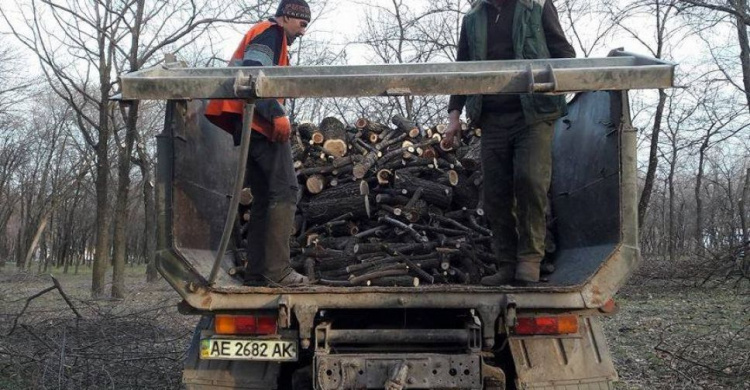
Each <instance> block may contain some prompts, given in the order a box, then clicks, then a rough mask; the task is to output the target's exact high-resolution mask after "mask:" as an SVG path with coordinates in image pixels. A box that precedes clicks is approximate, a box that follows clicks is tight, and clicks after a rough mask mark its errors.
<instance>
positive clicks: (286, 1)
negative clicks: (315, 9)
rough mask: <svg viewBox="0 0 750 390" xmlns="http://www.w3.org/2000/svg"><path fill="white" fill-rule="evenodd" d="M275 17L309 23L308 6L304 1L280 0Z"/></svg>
mask: <svg viewBox="0 0 750 390" xmlns="http://www.w3.org/2000/svg"><path fill="white" fill-rule="evenodd" d="M276 16H289V17H292V18H297V19H303V20H307V21H308V22H309V21H310V6H309V5H307V2H306V1H305V0H281V3H279V8H278V9H277V10H276Z"/></svg>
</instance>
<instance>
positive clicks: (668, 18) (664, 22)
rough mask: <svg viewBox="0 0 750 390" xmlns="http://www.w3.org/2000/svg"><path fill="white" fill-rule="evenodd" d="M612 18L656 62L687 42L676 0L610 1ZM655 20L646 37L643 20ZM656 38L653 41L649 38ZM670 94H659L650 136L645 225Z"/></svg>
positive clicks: (642, 209) (641, 213)
mask: <svg viewBox="0 0 750 390" xmlns="http://www.w3.org/2000/svg"><path fill="white" fill-rule="evenodd" d="M606 5H607V7H608V9H609V11H608V12H609V15H610V18H611V19H612V21H613V22H614V23H616V24H617V26H618V27H619V29H620V30H622V32H623V33H624V34H626V36H629V37H630V38H632V39H634V40H636V41H637V42H639V43H641V44H642V45H643V47H644V48H645V49H646V50H648V51H649V52H650V53H651V55H652V56H653V57H655V58H665V57H668V56H669V53H668V52H667V50H668V48H669V47H670V46H673V45H675V44H677V43H678V42H679V41H681V40H682V39H684V38H685V36H686V35H687V32H688V29H687V27H686V25H685V24H684V23H682V21H681V20H679V18H675V16H676V13H677V8H676V6H677V1H676V0H634V1H629V2H627V3H625V4H624V5H622V6H621V4H620V2H618V1H607V2H606ZM649 17H650V18H653V19H652V20H653V25H652V26H648V28H649V29H650V28H653V29H654V32H653V35H651V34H646V33H645V30H646V28H647V27H646V26H644V25H643V20H644V19H646V18H649ZM649 36H653V37H654V40H653V41H651V40H649V39H647V37H649ZM667 97H668V96H667V93H666V92H665V91H664V90H661V89H660V90H659V100H658V102H657V104H656V110H655V112H654V115H653V123H652V126H651V133H650V150H649V160H648V168H647V170H646V179H645V182H644V185H643V190H642V192H641V197H640V201H639V203H638V221H639V225H640V226H642V225H643V221H644V219H645V216H646V211H647V210H648V204H649V201H650V199H651V192H652V189H653V186H654V180H655V178H656V170H657V167H658V164H659V153H658V152H659V149H658V148H659V136H660V134H661V131H662V126H663V121H664V115H665V107H666V104H667Z"/></svg>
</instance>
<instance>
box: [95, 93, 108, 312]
mask: <svg viewBox="0 0 750 390" xmlns="http://www.w3.org/2000/svg"><path fill="white" fill-rule="evenodd" d="M105 96H106V95H105ZM100 109H101V113H100V117H99V118H100V128H99V142H98V143H97V146H96V157H97V159H96V160H97V161H96V181H95V183H96V184H95V188H96V249H95V254H94V267H93V270H92V272H91V296H92V297H94V298H101V297H103V296H104V284H105V280H104V278H105V277H106V275H107V266H108V264H109V260H110V257H109V216H108V214H109V207H108V202H107V192H108V186H109V137H110V134H109V119H108V118H107V116H108V115H109V114H108V112H107V110H106V107H105V105H104V104H102V107H100Z"/></svg>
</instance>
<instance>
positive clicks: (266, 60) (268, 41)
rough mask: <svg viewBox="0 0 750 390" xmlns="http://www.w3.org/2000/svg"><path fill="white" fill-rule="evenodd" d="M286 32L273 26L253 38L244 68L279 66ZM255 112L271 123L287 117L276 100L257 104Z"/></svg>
mask: <svg viewBox="0 0 750 390" xmlns="http://www.w3.org/2000/svg"><path fill="white" fill-rule="evenodd" d="M281 34H284V30H283V29H282V28H281V27H279V26H273V27H271V28H269V29H267V30H266V31H263V32H262V33H261V34H260V35H258V36H257V37H255V38H253V40H252V41H250V43H249V44H248V45H247V47H245V54H244V56H243V59H242V66H275V65H278V64H279V56H280V55H281V45H282V44H283V36H282V35H281ZM255 111H256V112H257V113H258V115H260V116H262V117H263V118H264V119H267V120H268V121H269V122H272V121H273V118H278V117H281V116H284V115H286V111H285V110H284V107H283V106H282V105H281V104H280V103H279V101H278V100H276V99H263V100H258V101H257V102H256V103H255Z"/></svg>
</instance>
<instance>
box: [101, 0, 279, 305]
mask: <svg viewBox="0 0 750 390" xmlns="http://www.w3.org/2000/svg"><path fill="white" fill-rule="evenodd" d="M270 4H271V1H270V0H263V1H259V2H255V3H254V4H252V6H251V7H250V8H245V9H240V8H238V7H236V6H235V5H233V4H232V3H218V4H216V3H213V2H210V1H202V2H195V1H176V2H146V1H145V0H131V1H130V4H128V5H127V6H126V7H123V8H122V9H119V10H113V11H115V12H117V13H119V15H118V17H119V18H120V19H121V20H122V21H123V31H122V32H121V34H122V36H123V37H127V38H128V40H125V39H123V40H122V41H120V42H118V45H117V46H116V50H117V53H118V60H116V61H115V70H116V71H118V73H121V72H124V71H128V72H133V71H137V70H139V69H141V68H142V67H143V66H144V65H148V64H155V63H157V62H159V61H161V59H160V58H156V56H157V54H159V53H162V52H164V51H165V50H167V49H169V50H179V48H181V47H185V46H187V45H191V44H195V43H196V42H197V41H198V40H199V39H200V38H201V36H202V35H203V34H205V33H207V32H209V31H211V29H212V28H213V26H214V25H215V24H218V23H223V22H228V23H237V22H240V21H243V20H244V18H245V17H248V16H250V17H253V16H257V14H256V13H257V12H258V11H264V10H266V9H268V6H269V5H270ZM151 25H160V26H162V27H160V28H158V29H154V28H150V27H149V26H151ZM139 109H140V103H139V102H137V101H135V102H128V103H126V104H122V105H121V106H120V111H121V115H122V118H123V120H124V133H125V134H124V138H119V137H118V136H119V133H118V132H115V137H117V141H118V142H117V144H118V170H117V171H118V185H117V192H116V198H117V200H116V205H115V213H114V235H113V257H114V259H113V274H112V296H113V297H116V298H122V297H124V294H125V275H124V270H125V263H126V260H127V259H126V257H127V235H126V232H127V229H126V227H127V223H128V222H127V220H128V210H127V206H128V196H129V190H130V184H131V180H130V171H131V167H132V165H131V164H132V160H133V147H134V142H135V140H136V139H137V138H139V137H138V120H139ZM142 153H144V152H143V151H140V152H139V157H138V161H139V162H140V163H141V165H139V167H140V169H141V174H142V175H143V177H144V179H146V178H148V180H144V185H146V188H144V191H146V193H144V199H145V200H146V202H148V203H149V204H148V205H147V207H151V206H152V205H153V203H152V202H151V200H152V199H153V194H152V193H151V191H152V187H151V184H150V182H151V180H150V172H147V170H148V165H145V162H146V161H147V159H146V158H145V156H143V155H142ZM147 213H151V211H150V210H147ZM146 222H147V226H146V229H147V230H149V231H151V230H152V229H151V225H150V224H149V223H152V222H153V221H152V220H151V219H150V218H148V219H147V221H146ZM152 277H153V274H152Z"/></svg>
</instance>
